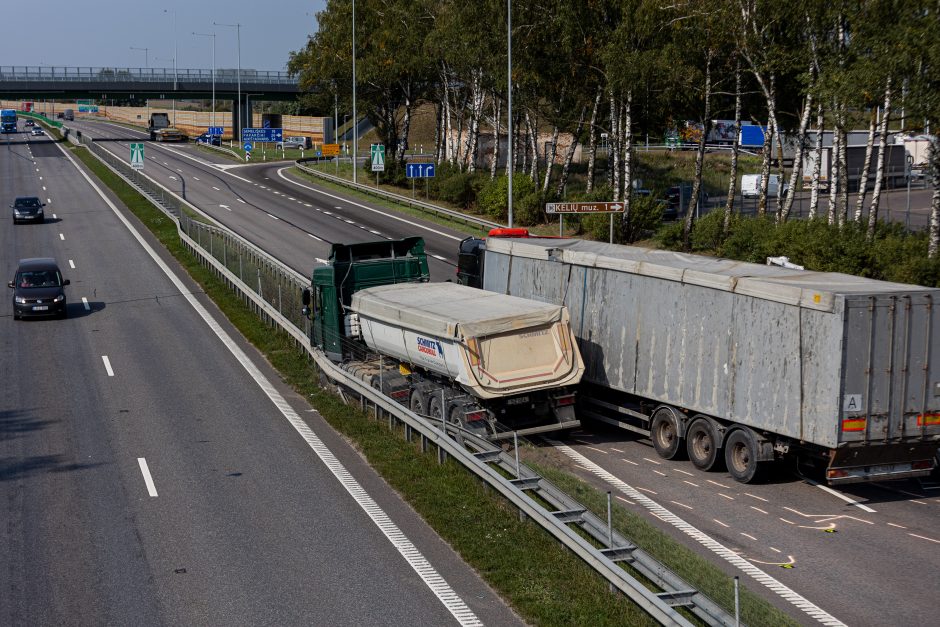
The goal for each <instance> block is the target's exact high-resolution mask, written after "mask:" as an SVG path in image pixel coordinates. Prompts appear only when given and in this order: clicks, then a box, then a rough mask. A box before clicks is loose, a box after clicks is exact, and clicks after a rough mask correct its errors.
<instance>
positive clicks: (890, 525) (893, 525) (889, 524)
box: [888, 523, 907, 529]
mask: <svg viewBox="0 0 940 627" xmlns="http://www.w3.org/2000/svg"><path fill="white" fill-rule="evenodd" d="M888 526H889V527H897V528H898V529H907V527H902V526H901V525H896V524H895V523H888Z"/></svg>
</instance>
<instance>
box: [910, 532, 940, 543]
mask: <svg viewBox="0 0 940 627" xmlns="http://www.w3.org/2000/svg"><path fill="white" fill-rule="evenodd" d="M907 535H909V536H911V537H912V538H920V539H921V540H926V541H928V542H933V543H934V544H940V540H934V539H933V538H928V537H926V536H919V535H917V534H916V533H909V534H907Z"/></svg>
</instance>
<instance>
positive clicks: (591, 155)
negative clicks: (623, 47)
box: [585, 87, 604, 194]
mask: <svg viewBox="0 0 940 627" xmlns="http://www.w3.org/2000/svg"><path fill="white" fill-rule="evenodd" d="M603 94H604V90H603V88H602V87H598V88H597V94H596V95H595V96H594V108H593V109H591V123H590V124H589V125H588V132H589V133H590V134H589V136H588V165H587V189H586V190H585V191H586V192H587V193H588V194H590V193H591V192H592V191H593V190H594V166H595V164H596V163H597V110H598V109H599V108H600V106H601V96H602V95H603Z"/></svg>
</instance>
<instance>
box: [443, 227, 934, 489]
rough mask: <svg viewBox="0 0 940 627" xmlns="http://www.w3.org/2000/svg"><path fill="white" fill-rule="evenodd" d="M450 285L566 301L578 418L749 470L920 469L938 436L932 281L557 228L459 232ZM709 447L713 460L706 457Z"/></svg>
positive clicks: (706, 466) (670, 452)
mask: <svg viewBox="0 0 940 627" xmlns="http://www.w3.org/2000/svg"><path fill="white" fill-rule="evenodd" d="M458 277H459V280H460V281H461V282H462V283H464V284H468V285H479V286H482V287H484V288H485V289H486V290H489V291H494V292H497V293H499V294H512V295H515V296H519V297H522V298H532V299H536V300H539V301H542V302H548V303H554V304H557V305H561V306H566V307H568V308H569V310H570V311H571V326H572V329H573V330H574V332H575V335H576V336H577V338H578V344H579V347H580V350H581V353H582V355H583V358H584V362H585V368H586V370H585V374H584V378H583V382H582V386H581V388H580V391H579V399H580V400H579V416H581V417H582V418H584V417H588V418H592V419H596V420H600V421H603V422H606V423H610V424H612V425H616V426H619V427H622V428H624V429H628V430H630V431H634V432H637V433H641V434H643V435H647V436H649V438H650V439H651V440H652V444H653V447H654V448H655V450H656V452H657V453H658V454H659V455H660V456H661V457H663V458H666V459H675V458H679V457H680V456H684V455H688V457H689V458H690V459H691V461H692V463H693V464H694V465H695V466H697V467H698V468H699V469H701V470H703V471H707V470H710V469H712V468H714V467H716V466H717V465H719V464H720V463H721V462H722V460H723V461H724V462H725V463H726V464H727V469H728V471H729V472H730V474H731V476H732V477H734V478H735V479H736V480H738V481H740V482H744V483H748V482H751V481H755V480H756V479H758V478H759V477H760V475H761V474H762V473H763V471H764V470H766V468H767V466H768V463H769V462H772V461H775V460H791V461H796V462H798V463H800V464H802V463H809V464H812V465H815V466H818V467H821V469H822V470H823V471H824V475H825V477H826V480H828V482H829V483H831V484H841V483H853V482H861V481H871V480H882V479H896V478H905V477H920V476H925V475H928V474H929V473H930V472H931V470H932V469H933V467H934V465H935V463H936V462H935V453H936V451H937V447H938V445H940V308H938V307H937V301H938V300H940V289H933V288H925V287H919V286H914V285H903V284H898V283H888V282H884V281H876V280H872V279H865V278H861V277H856V276H850V275H844V274H836V273H825V272H809V271H799V270H791V269H785V268H779V267H774V266H762V265H757V264H750V263H742V262H739V261H732V260H727V259H716V258H711V257H702V256H697V255H687V254H681V253H676V252H671V251H664V250H648V249H644V248H637V247H631V246H617V245H609V244H602V243H598V242H588V241H582V240H571V239H536V238H517V239H504V238H494V237H490V238H489V239H488V240H486V241H485V242H483V241H482V240H477V239H473V238H468V239H467V240H464V241H463V242H462V243H461V254H460V258H459V269H458ZM722 452H723V455H722Z"/></svg>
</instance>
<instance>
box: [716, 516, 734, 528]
mask: <svg viewBox="0 0 940 627" xmlns="http://www.w3.org/2000/svg"><path fill="white" fill-rule="evenodd" d="M712 520H713V521H715V522H716V523H718V524H719V525H721V526H722V527H727V528H730V527H731V525H726V524H725V523H723V522H721V521H720V520H718V519H717V518H712Z"/></svg>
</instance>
